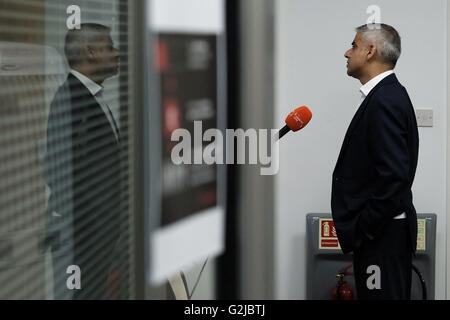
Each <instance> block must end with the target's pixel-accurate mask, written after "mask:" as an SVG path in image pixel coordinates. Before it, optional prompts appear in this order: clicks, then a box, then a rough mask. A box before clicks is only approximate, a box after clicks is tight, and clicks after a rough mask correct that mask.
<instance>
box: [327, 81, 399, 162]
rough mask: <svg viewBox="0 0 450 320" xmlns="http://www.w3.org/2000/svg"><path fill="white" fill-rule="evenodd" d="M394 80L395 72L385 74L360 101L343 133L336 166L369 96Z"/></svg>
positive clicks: (367, 102)
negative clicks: (343, 136)
mask: <svg viewBox="0 0 450 320" xmlns="http://www.w3.org/2000/svg"><path fill="white" fill-rule="evenodd" d="M394 81H398V80H397V77H396V76H395V74H391V75H389V76H387V77H386V78H384V79H383V80H381V81H380V82H379V83H378V84H377V85H376V86H375V87H374V88H373V89H372V90H371V91H370V92H369V94H368V95H367V97H366V98H365V99H364V101H363V102H362V103H361V105H360V106H359V108H358V111H356V113H355V115H354V116H353V119H352V121H351V122H350V125H349V127H348V129H347V132H346V134H345V138H344V142H343V143H342V147H341V151H340V152H339V157H338V160H337V162H336V167H337V166H338V164H339V162H340V160H341V158H342V156H343V155H344V152H345V150H346V148H347V146H348V143H349V142H350V138H351V136H352V134H353V131H354V130H355V128H356V125H357V124H358V122H359V120H360V119H361V116H362V115H363V114H364V111H365V110H366V108H367V105H368V104H369V101H370V99H371V97H372V96H373V94H374V93H375V92H376V91H377V90H378V89H379V88H381V87H382V86H383V85H385V84H387V83H391V82H394Z"/></svg>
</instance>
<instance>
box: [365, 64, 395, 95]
mask: <svg viewBox="0 0 450 320" xmlns="http://www.w3.org/2000/svg"><path fill="white" fill-rule="evenodd" d="M393 73H394V70H388V71H385V72H383V73H380V74H379V75H377V76H376V77H373V78H372V79H370V81H368V82H367V83H366V84H365V85H363V86H362V87H361V88H360V89H359V91H360V92H361V93H362V95H363V97H367V96H368V95H369V93H370V91H372V89H373V88H375V86H376V85H377V84H378V83H380V82H381V80H383V79H384V78H386V77H387V76H389V75H391V74H393Z"/></svg>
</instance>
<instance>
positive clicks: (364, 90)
mask: <svg viewBox="0 0 450 320" xmlns="http://www.w3.org/2000/svg"><path fill="white" fill-rule="evenodd" d="M393 73H394V70H388V71H385V72H383V73H380V74H379V75H377V76H376V77H374V78H372V79H370V81H368V82H367V83H366V84H365V85H363V86H362V87H361V88H360V89H359V91H360V92H361V101H364V99H365V98H366V97H367V96H368V95H369V93H370V91H372V89H373V88H375V87H376V85H377V84H378V83H380V82H381V80H383V79H384V78H386V77H387V76H389V75H391V74H393ZM405 218H406V213H405V212H403V213H401V214H399V215H398V216H395V217H394V219H405Z"/></svg>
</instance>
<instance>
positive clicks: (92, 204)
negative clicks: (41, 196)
mask: <svg viewBox="0 0 450 320" xmlns="http://www.w3.org/2000/svg"><path fill="white" fill-rule="evenodd" d="M119 154H120V153H119V144H118V143H117V141H116V138H115V135H114V131H113V129H112V127H111V125H110V123H109V121H108V119H107V117H106V115H105V114H104V112H103V110H102V109H101V107H100V105H99V104H98V102H97V100H96V99H95V97H94V96H92V94H91V93H90V92H89V90H88V89H87V88H86V87H85V86H84V85H83V84H82V83H81V82H80V81H79V80H78V79H77V78H76V77H75V76H73V75H72V74H69V75H68V77H67V80H66V81H65V82H64V84H63V85H62V86H61V87H60V88H59V89H58V91H57V92H56V94H55V97H54V99H53V102H52V104H51V107H50V114H49V119H48V125H47V154H46V161H45V164H46V168H45V169H46V170H45V172H46V181H47V184H48V185H49V186H50V189H51V194H50V199H49V203H48V210H47V219H46V224H47V228H46V230H47V241H48V244H49V245H51V246H52V249H53V250H58V249H59V248H61V249H63V248H67V250H70V251H73V252H71V253H72V254H73V259H72V260H71V261H70V262H71V263H72V264H77V265H79V266H80V267H81V270H82V272H83V274H84V275H88V276H89V273H91V274H94V273H95V270H94V269H93V268H101V272H102V273H105V272H106V269H107V266H106V264H109V263H110V262H111V260H110V257H111V255H112V250H113V247H114V245H115V242H116V241H117V239H118V236H119V216H120V212H121V210H120V206H121V201H120V196H121V192H120V191H121V189H120V185H121V183H120V182H121V178H120V171H121V170H120V155H119ZM54 213H56V215H55V214H54ZM102 263H104V264H105V265H104V266H103V267H101V264H102ZM89 271H91V272H89ZM61 272H62V271H61ZM84 280H85V281H84V283H86V284H87V283H89V278H87V277H86V276H85V277H84ZM91 283H95V281H94V280H93V279H91Z"/></svg>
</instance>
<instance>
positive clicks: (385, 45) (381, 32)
mask: <svg viewBox="0 0 450 320" xmlns="http://www.w3.org/2000/svg"><path fill="white" fill-rule="evenodd" d="M356 32H361V33H362V39H363V41H364V42H366V43H375V45H376V46H377V50H378V53H379V54H380V58H381V61H382V62H384V63H386V64H389V65H392V67H395V65H396V63H397V60H398V58H399V57H400V53H401V52H402V46H401V40H400V35H399V34H398V32H397V30H395V29H394V28H393V27H391V26H390V25H387V24H384V23H373V24H364V25H362V26H360V27H358V28H356Z"/></svg>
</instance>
